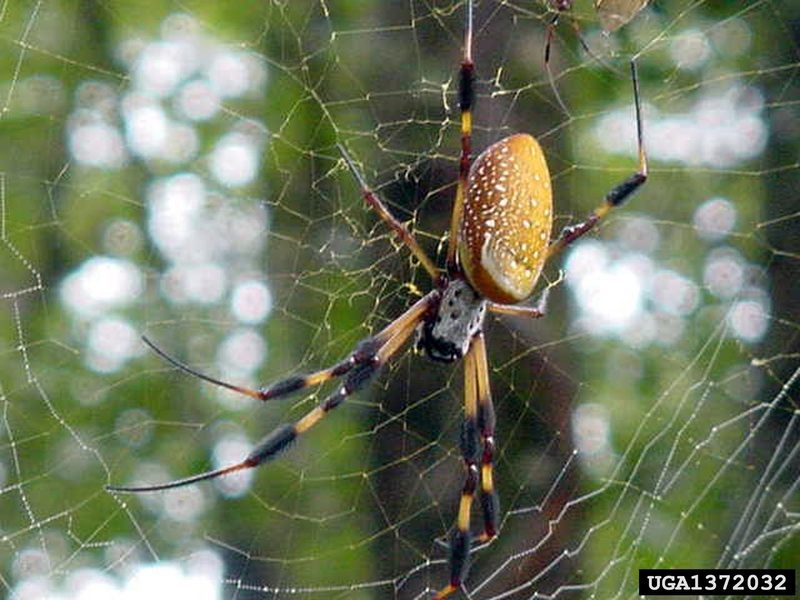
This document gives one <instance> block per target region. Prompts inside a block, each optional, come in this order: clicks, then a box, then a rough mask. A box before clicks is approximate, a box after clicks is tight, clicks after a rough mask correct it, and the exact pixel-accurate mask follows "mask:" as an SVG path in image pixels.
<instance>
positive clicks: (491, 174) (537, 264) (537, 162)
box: [458, 134, 553, 304]
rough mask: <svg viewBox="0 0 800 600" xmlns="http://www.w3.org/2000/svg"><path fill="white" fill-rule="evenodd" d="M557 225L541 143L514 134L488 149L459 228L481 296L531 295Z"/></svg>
mask: <svg viewBox="0 0 800 600" xmlns="http://www.w3.org/2000/svg"><path fill="white" fill-rule="evenodd" d="M552 224H553V194H552V190H551V187H550V172H549V171H548V169H547V162H546V161H545V158H544V153H543V152H542V149H541V147H540V146H539V143H538V142H537V141H536V140H535V139H534V138H533V137H532V136H530V135H528V134H516V135H512V136H509V137H507V138H505V139H503V140H500V141H499V142H497V143H495V144H492V145H491V146H489V147H488V148H487V149H486V150H484V151H483V152H482V153H481V155H480V156H478V158H477V159H475V162H474V163H473V164H472V168H471V169H470V171H469V178H468V180H467V190H466V194H465V198H464V210H463V212H462V215H461V224H460V228H459V239H458V247H459V248H458V249H459V258H460V261H461V266H462V267H463V269H464V272H465V274H466V276H467V279H468V280H469V282H470V284H472V287H473V288H475V290H477V291H478V292H479V293H480V294H481V295H482V296H483V297H485V298H487V299H489V300H492V301H494V302H499V303H503V304H513V303H516V302H520V301H522V300H524V299H525V298H527V297H528V296H530V295H531V293H532V292H533V288H534V286H535V285H536V280H537V279H538V278H539V274H540V273H541V270H542V265H543V264H544V260H545V258H546V257H547V246H548V243H549V241H550V230H551V228H552Z"/></svg>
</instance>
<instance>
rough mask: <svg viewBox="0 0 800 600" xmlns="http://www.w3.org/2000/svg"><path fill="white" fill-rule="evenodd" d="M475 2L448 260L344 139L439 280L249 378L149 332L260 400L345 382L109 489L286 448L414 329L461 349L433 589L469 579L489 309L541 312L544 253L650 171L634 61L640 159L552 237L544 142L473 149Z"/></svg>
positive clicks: (486, 476) (444, 351)
mask: <svg viewBox="0 0 800 600" xmlns="http://www.w3.org/2000/svg"><path fill="white" fill-rule="evenodd" d="M472 33H473V29H472V3H471V2H468V3H467V16H466V25H465V32H464V51H463V58H462V61H461V67H460V74H459V87H458V99H459V108H460V112H461V159H460V164H459V175H458V182H457V186H456V192H455V202H454V206H453V212H452V217H451V224H450V232H449V239H448V246H447V256H446V264H445V269H444V270H443V271H441V270H440V269H438V268H437V267H436V265H435V264H434V262H433V261H432V260H431V259H430V258H429V257H428V255H427V254H426V253H425V251H424V250H423V249H422V247H421V246H420V245H419V244H418V242H417V240H416V239H415V237H414V235H413V234H412V233H411V232H410V231H409V230H408V229H407V228H406V226H405V225H404V224H403V223H401V222H400V221H398V220H397V219H396V218H395V217H394V216H392V214H391V213H390V212H389V210H388V209H387V208H386V206H385V205H384V203H383V201H382V200H381V199H380V198H379V197H378V195H377V194H376V193H375V192H373V191H372V189H371V188H370V187H369V186H368V185H367V183H366V181H365V179H364V177H363V176H362V174H361V173H360V172H359V171H358V169H357V168H356V165H355V163H354V162H353V160H352V159H351V158H350V156H349V154H348V153H347V151H346V150H345V148H344V147H343V146H342V145H339V146H338V147H339V151H340V152H341V154H342V157H343V160H344V162H345V164H346V165H347V167H348V169H349V170H350V171H351V172H352V174H353V176H354V177H355V179H356V181H357V183H358V185H359V187H360V189H361V191H362V194H363V196H364V200H365V201H366V203H367V204H368V205H369V206H370V207H371V208H372V209H374V210H375V212H377V213H378V216H380V218H381V219H382V220H383V221H384V222H385V223H386V224H387V225H388V226H389V227H390V228H391V229H392V230H394V232H395V233H396V234H397V235H398V236H399V238H400V239H401V241H402V242H403V243H404V244H405V245H406V246H407V247H408V248H409V250H410V251H411V252H412V253H413V255H414V256H415V257H416V258H417V260H419V262H420V264H421V265H422V267H423V268H424V269H425V270H426V271H427V272H428V273H429V274H430V276H431V278H432V280H433V290H432V291H430V292H428V293H427V294H426V295H425V296H423V297H422V298H421V299H420V300H418V301H417V302H416V303H414V304H413V305H412V306H411V307H410V308H409V309H408V310H406V312H404V313H403V314H402V315H400V316H399V317H398V318H397V319H395V320H394V321H392V322H391V323H389V325H387V326H386V327H385V328H384V329H383V330H382V331H380V332H378V333H377V334H375V335H373V336H371V337H369V338H366V339H364V340H362V341H361V342H359V343H358V344H357V345H356V347H355V349H354V350H353V351H352V352H351V354H350V355H349V356H348V357H347V358H345V359H344V360H343V361H341V362H339V363H337V364H335V365H333V366H331V367H329V368H327V369H322V370H320V371H317V372H315V373H311V374H308V375H302V376H292V377H288V378H286V379H283V380H281V381H278V382H277V383H274V384H272V385H269V386H266V387H263V388H260V389H250V388H245V387H241V386H238V385H234V384H232V383H227V382H225V381H221V380H218V379H215V378H213V377H210V376H208V375H206V374H204V373H201V372H199V371H196V370H195V369H193V368H191V367H189V366H187V365H185V364H184V363H182V362H180V361H178V360H176V359H175V358H173V357H171V356H169V355H168V354H166V353H165V352H164V351H162V350H161V349H160V348H158V347H157V346H156V345H155V344H154V343H153V342H151V341H150V340H149V339H147V338H144V341H145V342H146V343H147V344H148V345H149V346H150V348H151V349H152V350H153V351H155V352H156V353H157V354H158V355H159V356H161V357H162V358H163V359H165V360H166V361H168V362H169V363H171V364H173V365H174V366H175V367H177V368H178V369H180V370H182V371H184V372H186V373H188V374H190V375H193V376H195V377H198V378H200V379H202V380H204V381H207V382H209V383H212V384H214V385H218V386H221V387H224V388H227V389H230V390H233V391H235V392H238V393H240V394H244V395H246V396H250V397H251V398H255V399H257V400H261V401H267V400H272V399H274V398H278V397H281V396H285V395H287V394H289V393H291V392H296V391H299V390H302V389H305V388H308V387H311V386H316V385H320V384H322V383H325V382H327V381H330V380H332V379H334V378H338V377H343V378H344V381H343V383H342V384H341V385H340V386H339V387H338V388H337V390H336V391H335V392H334V393H332V394H331V395H329V396H328V397H326V398H325V399H324V400H323V401H322V402H321V403H320V404H319V405H317V406H316V407H315V408H313V409H312V410H311V411H309V412H308V413H306V415H305V416H303V417H302V418H300V419H299V420H297V421H296V422H294V423H288V424H283V425H280V426H278V427H277V428H275V429H274V430H273V431H272V432H271V433H269V434H268V435H267V436H266V437H265V438H264V439H263V440H261V441H260V442H259V443H258V444H257V445H256V446H255V448H254V449H253V450H252V451H251V452H250V454H249V455H248V456H247V457H246V458H245V459H244V460H242V461H241V462H239V463H236V464H232V465H229V466H226V467H223V468H221V469H216V470H213V471H208V472H205V473H200V474H198V475H193V476H191V477H186V478H184V479H178V480H175V481H170V482H167V483H161V484H155V485H143V486H117V485H109V486H106V489H107V490H108V491H110V492H130V493H133V492H153V491H157V490H166V489H171V488H177V487H181V486H185V485H190V484H193V483H197V482H199V481H204V480H207V479H214V478H216V477H220V476H222V475H226V474H228V473H233V472H236V471H241V470H245V469H252V468H254V467H257V466H259V465H261V464H262V463H264V462H266V461H269V460H271V459H273V458H275V457H276V456H278V455H279V454H280V453H281V451H283V450H285V449H286V448H287V446H289V444H291V443H292V442H293V441H294V440H295V439H296V438H297V437H298V436H299V435H301V434H303V433H305V432H306V431H308V430H309V429H311V428H312V427H313V426H314V425H316V424H317V423H318V422H319V421H321V420H322V419H323V417H325V416H326V415H327V414H328V413H330V412H331V411H332V410H333V409H335V408H336V407H338V406H340V405H341V404H342V402H343V401H344V400H345V399H346V398H347V397H348V396H350V395H351V394H353V393H355V392H356V391H358V390H360V389H361V388H362V387H364V385H365V384H366V383H367V382H368V381H370V380H371V379H372V378H374V377H375V375H376V374H377V373H378V372H379V371H380V369H381V367H382V366H383V365H384V364H386V362H387V361H388V360H389V359H391V358H392V357H393V356H394V355H395V354H396V353H397V352H398V351H399V350H400V349H401V348H402V347H403V346H404V344H405V343H406V342H407V341H408V340H409V338H410V337H411V336H412V334H413V333H414V332H417V341H416V344H417V347H418V348H419V349H420V350H421V351H422V352H423V353H425V354H427V356H428V357H429V358H430V359H432V360H435V361H441V362H453V361H456V360H458V359H461V358H463V359H464V421H463V425H462V430H461V436H460V437H461V439H460V448H461V454H462V457H463V463H464V470H465V476H464V483H463V486H462V489H461V499H460V501H459V506H458V513H457V517H456V523H455V527H454V529H453V531H452V534H451V535H450V540H449V558H448V561H449V581H448V583H447V585H446V586H444V587H443V588H442V589H441V590H439V592H438V593H436V595H435V598H437V599H442V598H445V597H446V596H449V595H450V594H452V593H453V592H455V591H456V590H458V589H459V588H460V587H461V584H462V583H463V582H464V580H465V578H466V575H467V570H468V567H469V558H470V551H471V547H472V542H473V534H472V533H471V532H470V520H471V509H472V503H473V498H474V496H475V494H476V493H479V501H480V506H481V511H482V516H483V531H482V532H481V533H480V534H478V535H476V536H474V538H475V540H477V541H479V542H486V541H489V540H491V539H492V538H493V537H494V536H495V535H496V534H497V516H498V512H499V499H498V495H497V492H496V491H495V486H494V480H493V460H494V451H495V438H494V424H495V414H494V409H493V408H492V398H491V392H490V381H489V369H488V363H487V358H486V345H485V341H484V335H483V323H484V318H485V315H486V311H487V310H488V311H491V312H494V313H500V314H511V315H519V316H525V317H531V318H538V317H541V316H543V315H544V312H545V298H546V294H543V295H542V300H541V301H540V302H539V303H538V304H537V305H536V306H520V305H519V303H520V302H522V301H524V300H526V299H528V298H529V297H530V296H531V294H532V293H533V289H534V286H535V285H536V282H537V280H538V278H539V275H540V273H541V271H542V268H543V266H544V264H545V262H546V261H547V260H548V259H549V258H550V257H552V256H553V255H555V254H557V253H558V252H560V251H561V250H563V249H564V248H565V247H566V246H567V245H569V244H571V243H572V242H573V241H575V240H576V239H578V238H579V237H581V236H582V235H584V234H585V233H587V232H588V231H589V230H591V229H592V228H593V227H594V226H595V225H596V224H597V222H598V221H599V220H600V219H601V218H603V217H604V216H605V215H606V214H607V213H608V212H609V211H610V210H611V209H613V208H615V207H617V206H620V205H621V204H622V203H623V202H624V201H625V200H626V199H627V198H628V197H630V196H631V194H633V192H634V191H636V190H637V189H638V188H639V187H640V186H641V185H642V184H643V183H644V182H645V180H646V179H647V159H646V155H645V151H644V145H643V142H642V123H641V108H640V102H639V84H638V77H637V72H636V65H635V63H634V62H631V76H632V80H633V90H634V104H635V109H636V127H637V142H638V169H637V171H636V172H635V173H634V174H633V175H631V176H629V177H628V178H627V179H625V180H624V181H622V182H621V183H619V184H618V185H616V186H615V187H614V188H613V189H612V190H611V191H610V192H608V193H607V194H606V196H605V198H604V200H603V202H602V203H601V204H600V205H599V206H598V207H597V208H595V209H594V210H593V211H592V212H591V213H590V214H589V216H588V217H587V218H586V220H584V221H583V222H581V223H578V224H576V225H572V226H569V227H566V228H565V229H564V230H563V231H562V232H561V234H560V235H559V237H558V238H556V239H555V241H553V242H551V241H550V233H551V228H552V223H553V209H552V190H551V186H550V174H549V171H548V168H547V163H546V161H545V158H544V154H543V152H542V149H541V147H540V146H539V143H538V142H537V141H536V140H535V139H534V138H533V137H532V136H530V135H528V134H515V135H511V136H509V137H506V138H504V139H502V140H500V141H498V142H496V143H494V144H492V145H491V146H489V147H488V148H486V149H485V150H484V151H483V152H482V153H481V154H480V155H479V156H478V157H477V158H476V159H475V160H474V161H471V160H470V155H471V139H472V107H473V103H474V100H475V91H474V86H475V65H474V63H473V60H472Z"/></svg>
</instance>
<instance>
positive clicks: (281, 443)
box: [106, 294, 432, 493]
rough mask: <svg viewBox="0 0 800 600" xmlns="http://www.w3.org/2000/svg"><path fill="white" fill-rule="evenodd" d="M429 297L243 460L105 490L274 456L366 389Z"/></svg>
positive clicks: (150, 488)
mask: <svg viewBox="0 0 800 600" xmlns="http://www.w3.org/2000/svg"><path fill="white" fill-rule="evenodd" d="M430 298H432V294H429V295H428V296H425V297H424V298H422V299H421V300H420V301H418V302H417V303H416V304H415V305H414V306H412V307H411V308H410V309H409V310H407V311H406V312H405V313H404V314H403V315H402V316H401V317H400V318H398V319H396V320H395V321H394V322H393V323H392V324H391V325H390V326H389V327H387V328H386V329H384V332H385V331H387V330H389V331H390V332H391V333H390V335H388V337H387V339H385V340H383V341H382V342H381V343H380V345H378V337H377V336H376V337H374V338H370V340H371V344H369V346H370V347H371V348H372V349H371V350H370V351H367V345H363V344H360V345H359V347H360V348H361V349H362V351H363V352H364V355H363V357H362V359H361V360H360V361H359V362H358V363H357V364H355V365H354V366H353V368H352V369H351V370H350V371H349V372H348V374H347V377H345V380H344V383H342V385H340V386H339V388H338V389H337V390H336V391H335V392H334V393H332V394H331V395H329V396H328V397H327V398H325V400H323V401H322V402H321V403H320V404H318V405H317V406H316V407H314V408H313V409H311V410H310V411H309V412H307V413H306V414H305V416H303V417H302V418H300V419H299V420H297V421H295V422H294V423H284V424H283V425H279V426H278V427H276V428H275V429H273V430H272V431H271V432H270V433H269V434H268V435H267V436H266V437H265V438H263V439H262V440H261V441H260V442H259V443H258V444H256V446H255V448H253V450H252V451H251V452H250V454H249V455H248V456H247V457H246V458H245V459H244V460H243V461H241V462H239V463H236V464H233V465H229V466H226V467H223V468H221V469H215V470H213V471H207V472H205V473H200V474H198V475H192V476H191V477H186V478H184V479H177V480H175V481H169V482H167V483H160V484H156V485H143V486H118V485H107V486H106V490H107V491H109V492H126V493H137V492H155V491H159V490H168V489H172V488H177V487H183V486H185V485H190V484H193V483H197V482H198V481H205V480H207V479H216V478H217V477H221V476H222V475H227V474H229V473H234V472H236V471H243V470H246V469H252V468H254V467H257V466H259V465H261V464H263V463H265V462H267V461H269V460H272V459H274V458H275V457H277V456H278V455H279V454H280V453H281V452H282V451H284V450H285V449H286V448H288V446H289V445H290V444H291V443H292V442H293V441H294V440H295V439H296V438H297V437H298V436H300V435H302V434H303V433H305V432H306V431H308V430H309V429H311V428H312V427H313V426H314V425H316V424H317V423H319V421H321V420H322V418H323V417H325V416H326V415H327V414H328V413H329V412H331V411H332V410H333V409H335V408H337V407H338V406H340V405H341V404H342V402H344V400H345V399H346V398H347V397H348V396H350V395H351V394H353V393H355V392H357V391H358V390H360V389H361V388H363V387H364V386H365V385H366V384H367V383H368V382H369V381H370V380H371V379H372V378H373V377H374V376H375V375H376V374H377V373H378V372H379V371H380V369H381V367H383V365H385V364H386V362H387V361H388V360H389V359H390V358H391V357H392V356H394V354H395V353H396V352H397V351H398V350H399V349H400V348H401V347H402V345H403V344H404V343H405V342H406V341H407V340H408V338H409V337H410V335H411V334H412V333H413V331H414V329H415V328H416V326H417V324H418V323H419V321H420V320H421V319H422V317H423V315H424V314H425V311H426V310H427V308H428V304H429V299H430ZM426 299H428V302H425V300H426ZM392 326H394V327H392ZM390 328H391V329H390ZM382 333H383V332H382ZM379 335H380V334H379Z"/></svg>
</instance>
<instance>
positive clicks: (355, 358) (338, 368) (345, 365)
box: [142, 294, 432, 402]
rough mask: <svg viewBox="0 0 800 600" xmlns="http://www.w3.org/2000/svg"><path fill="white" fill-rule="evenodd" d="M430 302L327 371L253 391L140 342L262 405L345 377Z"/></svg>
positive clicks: (146, 340) (185, 369) (427, 299)
mask: <svg viewBox="0 0 800 600" xmlns="http://www.w3.org/2000/svg"><path fill="white" fill-rule="evenodd" d="M431 301H432V294H428V295H427V296H425V297H423V298H421V299H420V300H418V301H417V302H416V303H415V304H414V305H413V306H412V307H411V308H409V309H408V310H407V311H406V312H405V313H404V314H403V315H401V316H400V317H399V318H397V319H395V320H394V321H392V322H391V323H389V325H387V326H386V327H385V328H384V329H383V330H381V331H380V332H379V333H377V334H376V335H374V336H372V337H368V338H366V339H364V340H362V341H361V342H359V343H358V345H357V346H356V348H355V350H353V352H351V353H350V355H349V356H348V357H347V358H345V359H344V360H343V361H341V362H339V363H337V364H335V365H333V366H332V367H328V368H327V369H321V370H319V371H316V372H314V373H308V374H306V375H294V376H292V377H286V378H285V379H281V380H280V381H276V382H275V383H273V384H271V385H268V386H265V387H262V388H259V389H257V390H256V389H252V388H248V387H244V386H241V385H236V384H233V383H229V382H227V381H223V380H221V379H217V378H215V377H211V376H210V375H206V374H205V373H203V372H201V371H198V370H197V369H194V368H192V367H190V366H189V365H187V364H186V363H183V362H181V361H179V360H178V359H177V358H175V357H173V356H170V355H169V354H167V353H166V352H164V351H163V350H162V349H161V348H159V347H158V346H156V344H155V343H154V342H153V341H152V340H150V338H148V337H147V336H144V335H143V336H142V340H143V341H144V343H145V344H147V345H148V346H149V347H150V349H151V350H153V352H155V353H156V354H158V355H159V356H160V357H161V358H163V359H164V360H165V361H167V362H168V363H170V364H171V365H173V366H175V367H177V368H178V369H180V370H181V371H183V372H185V373H188V374H189V375H193V376H194V377H197V378H198V379H202V380H203V381H206V382H208V383H212V384H214V385H217V386H219V387H223V388H225V389H228V390H231V391H234V392H238V393H239V394H243V395H245V396H249V397H251V398H255V399H256V400H261V401H263V402H266V401H267V400H273V399H275V398H280V397H281V396H286V395H288V394H291V393H292V392H297V391H300V390H303V389H305V388H308V387H313V386H317V385H321V384H323V383H326V382H328V381H330V380H331V379H333V378H335V377H340V376H342V375H345V374H346V373H348V372H349V371H351V370H352V369H353V367H355V366H356V365H359V364H362V363H364V362H365V361H368V360H369V359H370V357H371V356H372V354H374V349H375V348H379V347H381V346H382V345H383V344H385V343H386V342H387V341H388V340H389V339H390V338H391V337H392V336H394V334H395V333H397V331H398V330H402V329H404V328H405V327H406V326H407V324H408V322H409V321H413V322H414V323H416V322H417V321H418V320H419V319H420V318H421V315H423V314H424V313H425V311H426V310H428V307H429V306H430V304H431Z"/></svg>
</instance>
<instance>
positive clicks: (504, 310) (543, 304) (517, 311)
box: [489, 271, 564, 319]
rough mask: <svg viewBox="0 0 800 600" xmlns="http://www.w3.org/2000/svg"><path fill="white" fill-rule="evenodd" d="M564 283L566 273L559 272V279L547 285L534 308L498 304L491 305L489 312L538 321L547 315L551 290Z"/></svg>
mask: <svg viewBox="0 0 800 600" xmlns="http://www.w3.org/2000/svg"><path fill="white" fill-rule="evenodd" d="M562 281H564V272H563V271H559V272H558V279H556V280H555V281H552V282H550V283H548V284H547V287H546V288H544V289H543V290H542V293H541V294H540V295H539V300H538V301H537V302H536V304H535V305H534V306H520V305H518V304H498V303H497V302H490V303H489V310H490V311H491V312H493V313H495V314H499V315H512V316H515V317H527V318H529V319H538V318H540V317H543V316H545V315H546V314H547V302H548V300H549V299H550V289H551V288H554V287H556V286H557V285H558V284H560V283H561V282H562Z"/></svg>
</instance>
